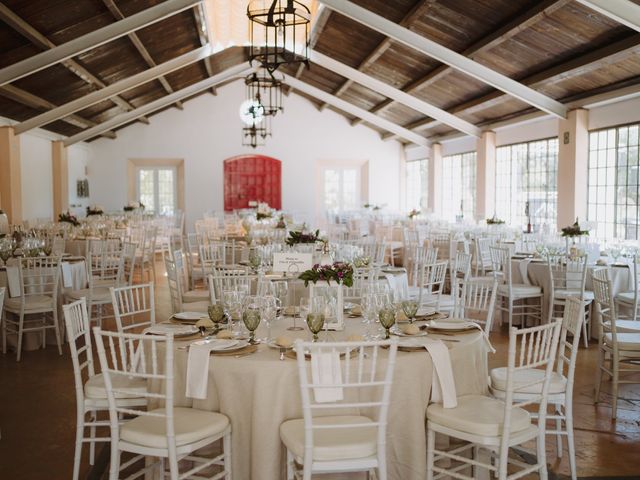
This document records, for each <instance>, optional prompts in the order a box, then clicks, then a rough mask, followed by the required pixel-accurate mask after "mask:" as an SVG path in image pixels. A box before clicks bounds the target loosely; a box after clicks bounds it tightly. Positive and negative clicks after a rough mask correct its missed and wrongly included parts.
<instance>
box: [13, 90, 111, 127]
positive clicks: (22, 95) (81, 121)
mask: <svg viewBox="0 0 640 480" xmlns="http://www.w3.org/2000/svg"><path fill="white" fill-rule="evenodd" d="M0 95H2V96H3V97H6V98H8V99H10V100H13V101H14V102H18V103H21V104H22V105H26V106H27V107H31V108H34V109H36V110H51V109H54V108H56V106H57V105H54V104H53V103H51V102H49V101H48V100H45V99H44V98H41V97H38V96H37V95H34V94H32V93H29V92H26V91H24V90H22V89H21V88H18V87H16V86H14V85H3V86H2V87H0ZM61 120H62V121H63V122H65V123H68V124H70V125H73V126H75V127H80V128H91V127H94V126H96V123H95V122H93V121H91V120H87V119H86V118H83V117H81V116H79V115H74V114H72V115H69V116H67V117H64V118H62V119H61ZM102 135H103V136H105V137H107V138H116V134H115V132H112V131H105V132H103V133H102Z"/></svg>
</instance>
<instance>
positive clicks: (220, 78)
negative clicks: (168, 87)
mask: <svg viewBox="0 0 640 480" xmlns="http://www.w3.org/2000/svg"><path fill="white" fill-rule="evenodd" d="M253 70H254V69H253V68H252V67H249V66H248V65H247V64H246V63H244V62H243V63H241V64H239V65H235V66H233V67H230V68H227V69H226V70H224V71H222V72H220V73H218V74H216V75H214V76H212V77H210V78H205V79H204V80H200V81H199V82H197V83H194V84H192V85H189V86H188V87H185V88H183V89H181V90H178V91H176V92H173V93H171V94H169V95H167V96H165V97H162V98H159V99H157V100H154V101H153V102H149V103H147V104H145V105H142V106H141V107H138V108H136V109H135V110H132V111H130V112H126V113H123V114H121V115H118V116H116V117H114V118H111V119H109V120H107V121H106V122H103V123H100V124H98V125H96V126H94V127H92V128H89V129H88V130H85V131H84V132H80V133H78V134H76V135H73V136H72V137H69V138H67V139H66V140H64V145H65V146H66V147H68V146H69V145H73V144H74V143H78V142H82V141H84V140H88V139H90V138H93V137H97V136H99V135H101V134H102V132H104V131H107V130H111V129H112V128H116V127H119V126H121V125H124V124H126V123H129V122H132V121H135V120H136V119H137V118H138V117H140V116H143V115H148V114H150V113H153V112H155V111H156V110H161V109H163V108H165V107H167V106H169V105H171V104H172V103H175V102H176V101H178V100H183V99H185V98H188V97H191V96H193V95H196V94H198V93H200V92H202V91H204V90H208V89H210V88H211V87H212V86H215V85H218V84H220V83H222V82H225V81H227V80H229V79H230V78H231V77H235V76H238V75H247V74H248V73H249V72H251V71H253Z"/></svg>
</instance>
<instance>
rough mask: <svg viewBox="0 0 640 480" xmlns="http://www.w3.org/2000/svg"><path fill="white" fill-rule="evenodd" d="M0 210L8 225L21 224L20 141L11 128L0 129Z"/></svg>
mask: <svg viewBox="0 0 640 480" xmlns="http://www.w3.org/2000/svg"><path fill="white" fill-rule="evenodd" d="M0 208H1V209H2V210H3V211H4V212H5V213H6V214H7V216H8V217H9V222H10V223H14V224H18V223H22V174H21V168H20V139H19V137H16V136H15V134H14V131H13V127H0Z"/></svg>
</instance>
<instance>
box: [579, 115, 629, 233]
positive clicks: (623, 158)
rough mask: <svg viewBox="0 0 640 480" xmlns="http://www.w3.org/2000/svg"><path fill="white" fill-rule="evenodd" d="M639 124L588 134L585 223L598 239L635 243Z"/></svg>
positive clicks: (614, 127)
mask: <svg viewBox="0 0 640 480" xmlns="http://www.w3.org/2000/svg"><path fill="white" fill-rule="evenodd" d="M639 170H640V123H630V124H625V125H617V126H613V127H607V128H602V129H598V130H592V131H590V132H589V162H588V172H589V174H588V175H589V177H588V183H587V220H588V221H589V222H591V223H592V224H593V227H594V230H595V233H594V235H595V236H596V237H598V238H602V239H605V240H612V239H615V238H618V239H624V240H637V239H638V238H639V233H640V232H638V224H639V223H640V209H639V208H638V205H639V204H640V172H639Z"/></svg>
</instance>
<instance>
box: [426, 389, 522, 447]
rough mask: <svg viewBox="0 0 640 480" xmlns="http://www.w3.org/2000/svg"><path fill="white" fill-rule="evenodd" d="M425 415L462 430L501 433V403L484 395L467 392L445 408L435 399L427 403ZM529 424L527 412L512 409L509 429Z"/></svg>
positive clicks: (518, 428)
mask: <svg viewBox="0 0 640 480" xmlns="http://www.w3.org/2000/svg"><path fill="white" fill-rule="evenodd" d="M427 419H428V420H429V421H430V422H434V423H437V424H439V425H442V426H443V427H447V428H452V429H454V430H458V431H461V432H466V433H470V434H473V435H484V436H488V437H497V436H500V435H502V428H503V420H504V403H503V402H502V400H497V399H495V398H491V397H485V396H484V395H466V396H463V397H458V406H457V407H455V408H444V407H443V406H442V405H441V404H438V403H434V404H431V405H429V407H428V408H427ZM530 425H531V417H530V416H529V412H527V411H526V410H524V409H522V408H518V407H515V408H513V409H512V410H511V425H510V428H509V430H510V432H511V433H516V432H520V431H522V430H526V429H527V428H529V426H530Z"/></svg>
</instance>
